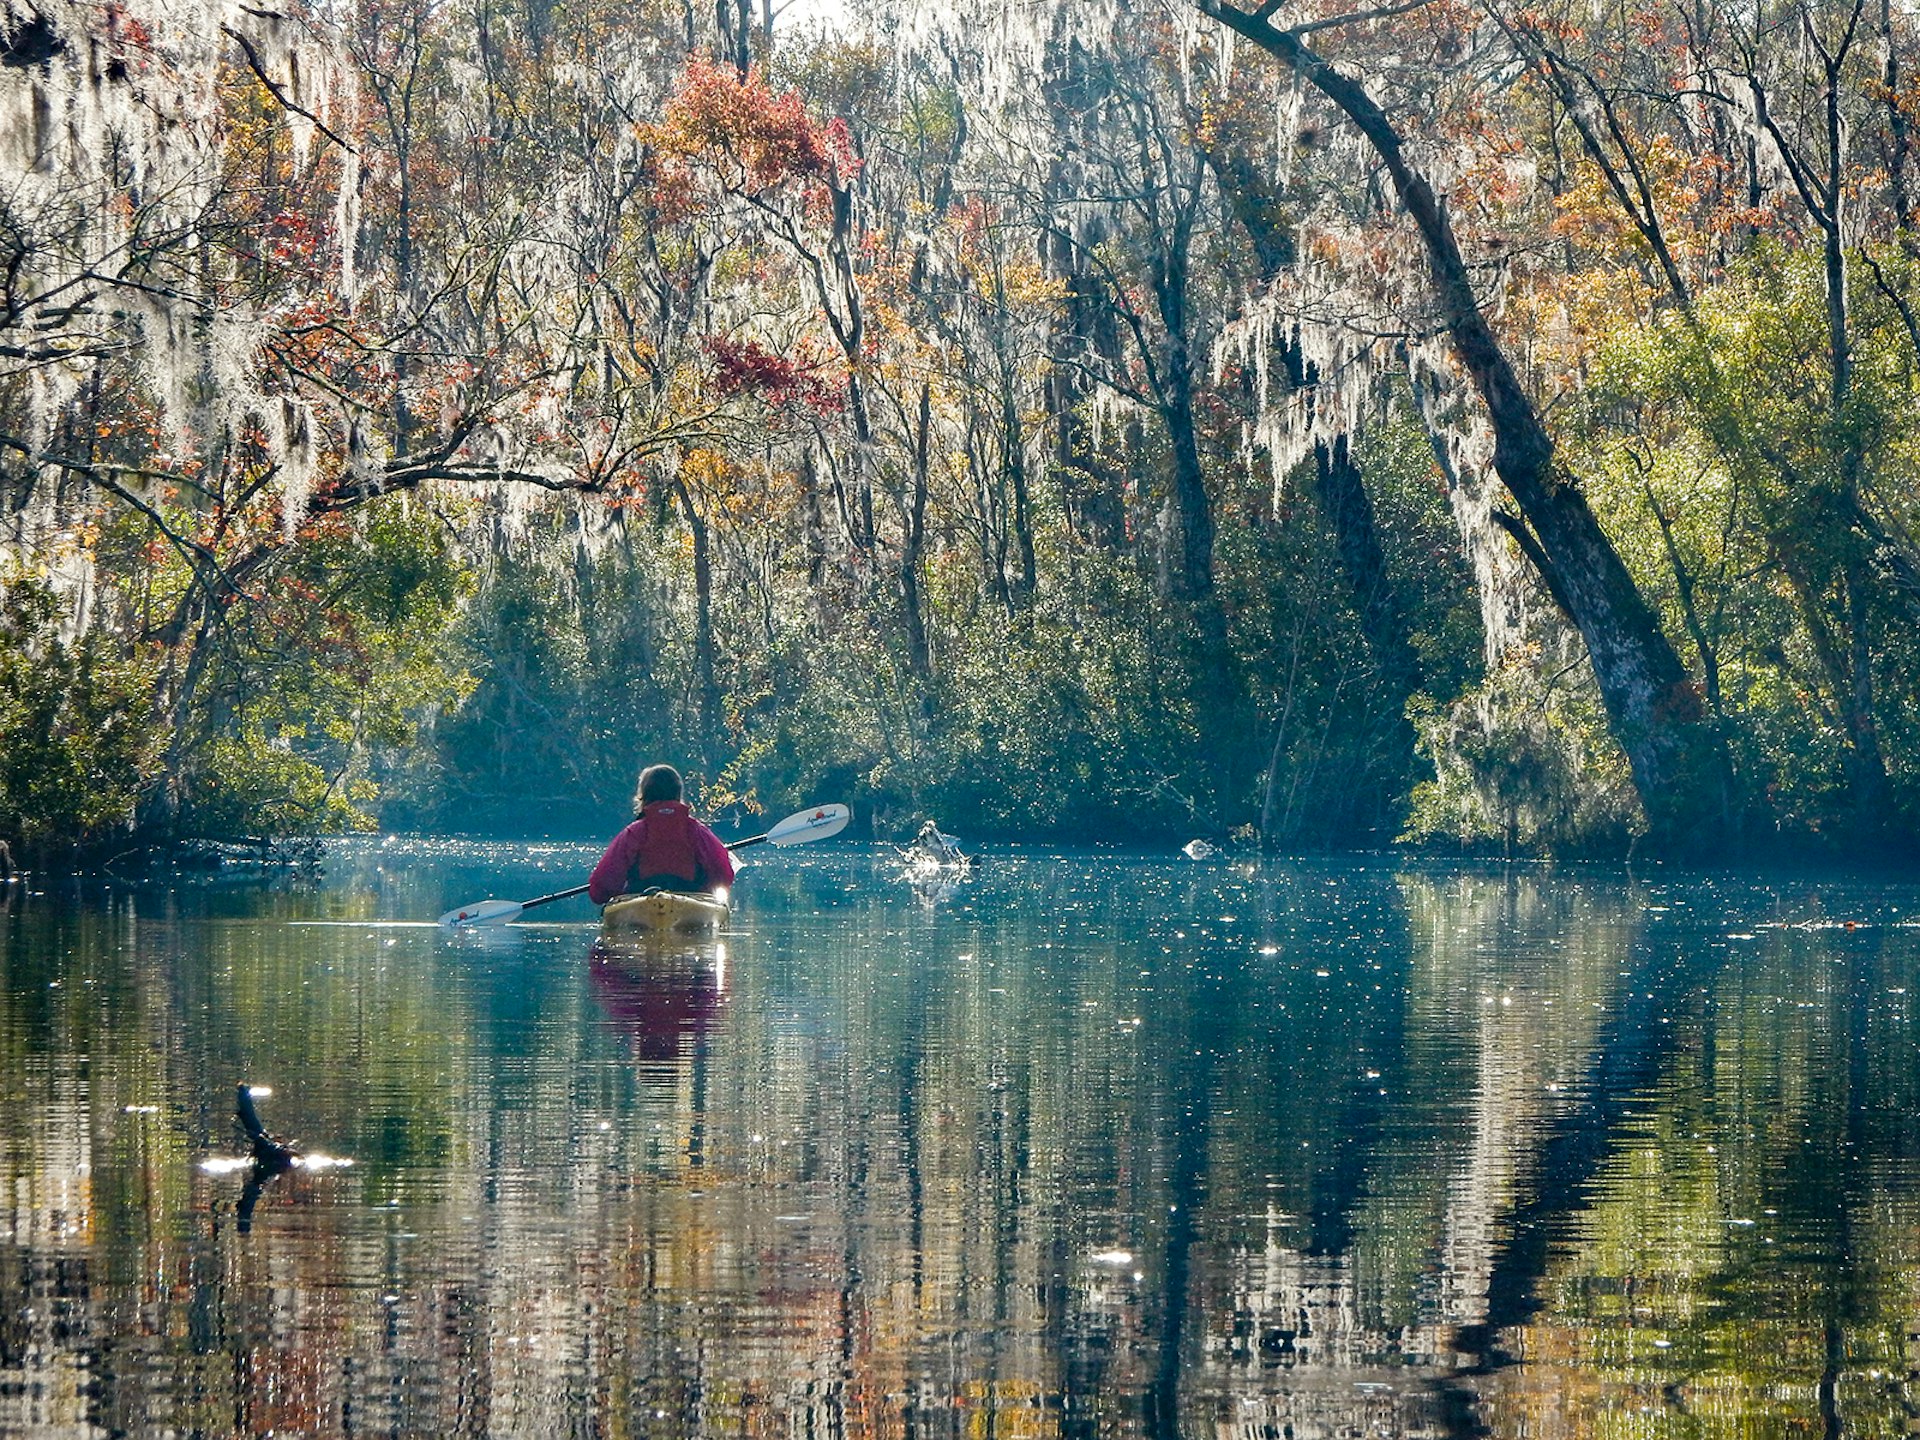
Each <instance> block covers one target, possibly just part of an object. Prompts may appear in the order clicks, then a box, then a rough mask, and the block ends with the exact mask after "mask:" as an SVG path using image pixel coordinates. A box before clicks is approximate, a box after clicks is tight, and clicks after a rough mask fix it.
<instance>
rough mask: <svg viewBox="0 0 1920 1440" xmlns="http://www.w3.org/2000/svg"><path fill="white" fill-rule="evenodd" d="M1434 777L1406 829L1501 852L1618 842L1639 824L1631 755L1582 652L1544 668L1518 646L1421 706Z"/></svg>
mask: <svg viewBox="0 0 1920 1440" xmlns="http://www.w3.org/2000/svg"><path fill="white" fill-rule="evenodd" d="M1414 721H1415V726H1416V728H1417V731H1418V734H1419V747H1420V753H1421V754H1423V755H1425V756H1426V757H1427V758H1428V759H1429V760H1430V761H1432V763H1433V767H1434V778H1433V779H1431V780H1425V781H1422V782H1421V783H1420V784H1418V785H1416V786H1415V787H1414V792H1413V807H1412V812H1411V814H1410V815H1409V817H1408V820H1407V829H1406V833H1405V835H1404V836H1403V838H1404V839H1407V840H1411V841H1415V842H1419V843H1424V844H1434V843H1438V844H1447V845H1458V846H1461V847H1463V848H1466V849H1470V850H1484V849H1488V848H1495V849H1498V850H1500V851H1501V852H1502V853H1505V854H1563V855H1567V854H1619V853H1620V852H1622V851H1623V850H1625V849H1626V848H1627V847H1628V845H1629V844H1630V843H1631V840H1632V837H1633V836H1634V835H1636V834H1638V833H1640V831H1641V830H1642V829H1643V828H1644V822H1643V820H1642V817H1641V814H1640V807H1639V801H1638V798H1637V797H1636V795H1635V793H1634V789H1633V782H1632V776H1631V775H1630V774H1629V773H1628V770H1627V763H1626V757H1625V756H1623V755H1622V754H1621V753H1620V748H1619V746H1618V745H1616V744H1615V743H1614V742H1613V739H1612V737H1611V736H1610V734H1609V733H1608V731H1607V726H1606V717H1605V714H1604V713H1603V711H1602V710H1601V708H1600V701H1599V695H1598V693H1597V691H1596V689H1595V686H1594V684H1593V678H1592V672H1591V671H1590V670H1589V669H1588V668H1587V666H1586V663H1585V661H1584V659H1582V658H1580V657H1579V656H1577V655H1576V657H1575V658H1574V659H1573V660H1565V659H1564V657H1563V658H1562V663H1561V665H1560V666H1559V668H1558V669H1557V670H1554V671H1546V670H1545V669H1544V667H1543V666H1542V665H1541V663H1540V657H1539V656H1538V655H1537V654H1525V655H1517V656H1512V657H1510V658H1509V659H1508V661H1507V663H1505V664H1503V665H1501V666H1500V667H1499V668H1498V669H1497V670H1495V671H1494V672H1493V673H1492V674H1491V675H1489V676H1488V677H1487V678H1486V680H1485V681H1484V682H1483V683H1482V684H1480V685H1479V686H1477V687H1476V688H1475V689H1473V690H1472V691H1470V692H1469V693H1468V694H1466V695H1464V696H1462V697H1461V698H1460V699H1459V700H1457V701H1455V702H1453V703H1452V704H1451V705H1448V706H1445V707H1444V708H1443V707H1441V706H1439V705H1437V704H1435V703H1433V702H1432V701H1431V700H1428V699H1425V698H1424V697H1423V699H1422V700H1421V702H1420V703H1419V704H1418V706H1417V707H1416V710H1415V714H1414Z"/></svg>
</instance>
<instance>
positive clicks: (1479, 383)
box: [1194, 0, 1734, 851]
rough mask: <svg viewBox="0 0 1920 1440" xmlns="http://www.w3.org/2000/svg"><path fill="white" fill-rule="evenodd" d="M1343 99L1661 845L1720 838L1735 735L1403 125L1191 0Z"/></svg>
mask: <svg viewBox="0 0 1920 1440" xmlns="http://www.w3.org/2000/svg"><path fill="white" fill-rule="evenodd" d="M1194 3H1195V4H1196V5H1197V6H1198V7H1199V8H1200V10H1201V12H1202V13H1204V14H1207V15H1210V16H1212V17H1213V18H1215V19H1217V20H1219V21H1220V22H1221V23H1222V24H1224V25H1226V26H1227V27H1228V28H1229V29H1231V30H1233V31H1234V32H1235V33H1236V34H1239V35H1242V36H1244V37H1245V38H1247V39H1248V40H1251V41H1252V42H1253V43H1254V44H1256V45H1258V46H1259V47H1260V48H1261V49H1263V50H1265V51H1267V52H1268V53H1269V54H1271V55H1274V56H1276V57H1277V58H1279V59H1280V60H1282V61H1284V62H1285V63H1286V64H1287V65H1288V66H1290V67H1291V68H1292V69H1293V71H1294V73H1295V74H1296V75H1298V76H1300V78H1301V79H1303V80H1305V81H1306V82H1307V83H1308V84H1310V85H1312V86H1313V87H1314V88H1315V89H1316V90H1318V91H1319V92H1320V93H1321V94H1322V95H1324V96H1326V97H1327V99H1329V100H1330V101H1332V102H1333V103H1334V104H1335V105H1336V106H1338V107H1339V109H1340V110H1341V112H1342V113H1343V114H1345V115H1346V117H1347V119H1348V120H1350V121H1351V122H1352V123H1353V124H1354V126H1355V127H1356V128H1357V129H1358V130H1359V131H1360V133H1361V134H1362V135H1363V136H1364V137H1365V139H1366V141H1367V143H1368V144H1369V145H1371V146H1372V147H1373V150H1374V153H1375V154H1376V155H1378V156H1379V157H1380V160H1381V161H1382V163H1383V164H1385V166H1386V167H1387V171H1388V173H1389V174H1390V175H1392V177H1393V183H1394V188H1395V190H1396V191H1397V192H1398V194H1399V197H1400V203H1401V204H1402V205H1403V206H1405V208H1406V211H1407V214H1408V216H1409V217H1410V218H1411V219H1412V220H1413V223H1414V225H1415V227H1416V228H1417V229H1418V231H1419V233H1420V238H1421V240H1422V241H1423V242H1424V244H1425V247H1426V252H1427V260H1428V266H1429V270H1430V273H1431V277H1432V280H1433V284H1434V289H1435V291H1436V292H1437V295H1438V298H1439V301H1440V306H1441V311H1442V315H1443V317H1444V320H1445V323H1446V325H1447V330H1448V335H1449V338H1450V340H1451V341H1452V345H1453V351H1454V355H1455V357H1456V358H1457V359H1458V360H1459V362H1460V364H1461V366H1462V367H1463V368H1464V369H1465V370H1466V371H1467V373H1468V375H1469V376H1470V377H1471V379H1472V381H1473V384H1474V388H1475V390H1477V391H1478V392H1479V395H1480V398H1481V401H1482V403H1483V404H1485V406H1486V407H1487V414H1488V419H1489V421H1490V423H1491V424H1492V427H1493V432H1494V460H1493V463H1494V469H1495V470H1496V471H1497V472H1498V473H1499V476H1500V479H1501V482H1502V483H1503V484H1504V485H1505V486H1506V487H1507V491H1508V493H1509V494H1511V495H1512V496H1513V498H1514V502H1515V504H1516V505H1517V506H1518V507H1519V509H1520V515H1521V519H1522V521H1523V522H1524V523H1523V524H1516V525H1513V526H1511V527H1510V529H1511V530H1512V532H1513V534H1514V537H1515V539H1516V541H1518V542H1519V543H1520V545H1521V548H1522V549H1523V550H1525V551H1526V553H1527V555H1528V558H1529V559H1530V560H1532V561H1533V562H1534V563H1535V564H1536V565H1537V566H1539V567H1540V569H1541V573H1542V578H1543V579H1544V580H1545V581H1546V584H1547V588H1548V590H1549V591H1550V592H1551V593H1552V595H1553V596H1554V599H1555V600H1556V601H1557V602H1558V603H1559V604H1560V606H1561V608H1562V609H1564V610H1565V611H1566V613H1567V618H1568V619H1569V620H1571V621H1572V622H1573V624H1574V625H1575V627H1576V628H1578V629H1579V631H1580V634H1581V638H1582V639H1583V640H1585V642H1586V646H1587V653H1588V655H1589V656H1590V657H1591V659H1592V663H1593V671H1594V677H1595V679H1596V680H1597V681H1598V683H1599V687H1600V696H1601V700H1602V702H1603V703H1604V704H1605V706H1606V709H1607V717H1608V720H1609V721H1610V723H1611V727H1612V730H1613V734H1614V737H1615V738H1616V739H1617V740H1618V741H1619V743H1620V748H1621V749H1622V750H1623V751H1625V753H1626V757H1627V761H1628V764H1629V765H1631V767H1632V769H1633V779H1634V784H1635V787H1636V788H1637V789H1638V791H1639V794H1640V803H1641V805H1642V806H1643V807H1644V808H1645V810H1646V815H1647V825H1648V839H1649V840H1650V842H1651V843H1652V844H1653V845H1654V846H1656V847H1657V848H1661V849H1667V850H1683V851H1684V850H1695V849H1702V848H1705V847H1706V846H1707V845H1708V844H1710V843H1713V842H1714V841H1720V842H1724V839H1725V836H1726V834H1727V832H1728V827H1729V825H1730V824H1731V823H1732V821H1733V818H1734V817H1733V814H1732V809H1733V805H1732V799H1733V797H1732V771H1731V766H1730V764H1729V762H1728V757H1727V752H1726V747H1725V745H1724V743H1723V742H1722V740H1721V737H1720V736H1719V734H1718V732H1717V731H1716V730H1715V729H1714V727H1713V726H1712V724H1711V723H1710V721H1709V719H1708V717H1707V715H1706V712H1705V708H1704V707H1703V706H1702V705H1701V703H1700V699H1699V696H1698V694H1697V693H1696V691H1695V689H1694V687H1693V685H1692V683H1691V682H1690V680H1689V677H1688V675H1687V671H1686V668H1685V667H1684V666H1683V665H1682V664H1681V663H1680V657H1679V656H1678V655H1677V654H1676V653H1675V652H1674V649H1673V647H1672V645H1670V644H1669V643H1668V641H1667V638H1666V636H1665V635H1664V634H1663V633H1662V632H1661V629H1660V625H1659V621H1658V618H1657V617H1656V616H1655V614H1654V612H1653V609H1652V607H1651V606H1649V605H1648V604H1647V601H1646V598H1645V597H1644V596H1643V595H1641V593H1640V591H1639V589H1638V587H1636V586H1635V584H1634V583H1633V577H1632V576H1631V575H1630V574H1628V572H1627V568H1626V566H1625V565H1624V564H1623V563H1622V562H1621V559H1620V556H1619V554H1618V552H1617V551H1615V550H1614V548H1613V544H1612V542H1611V541H1609V540H1608V539H1607V536H1606V532H1605V531H1603V530H1602V529H1601V528H1600V523H1599V521H1598V520H1597V519H1596V518H1595V517H1594V514H1593V511H1592V510H1591V509H1590V508H1589V507H1588V505H1587V500H1586V496H1585V495H1584V494H1582V493H1581V491H1580V489H1579V487H1578V486H1577V485H1576V484H1575V483H1574V482H1573V479H1572V477H1571V476H1569V475H1567V474H1566V473H1564V472H1563V471H1561V470H1559V469H1558V468H1557V467H1556V465H1555V463H1554V448H1553V440H1552V437H1550V436H1549V435H1548V434H1547V431H1546V427H1545V426H1544V425H1543V424H1542V423H1541V420H1540V416H1539V414H1538V412H1537V411H1536V410H1535V409H1534V407H1533V403H1532V401H1531V400H1530V399H1528V397H1527V395H1526V392H1525V391H1524V390H1523V389H1522V388H1521V385H1520V380H1519V377H1518V376H1517V375H1516V374H1515V373H1514V370H1513V366H1512V363H1511V362H1510V361H1509V360H1508V359H1507V356H1506V352H1505V351H1504V350H1502V348H1501V346H1500V342H1499V340H1498V338H1497V337H1496V336H1495V335H1494V333H1493V328H1492V326H1490V325H1489V324H1488V323H1487V317H1486V315H1485V313H1484V312H1483V311H1482V310H1481V308H1480V303H1479V300H1478V299H1477V298H1476V296H1475V295H1474V293H1473V285H1472V280H1471V277H1470V276H1469V274H1468V271H1467V266H1466V261H1465V260H1464V259H1463V258H1462V256H1461V253H1460V246H1459V242H1458V240H1457V239H1456V237H1455V235H1454V231H1453V223H1452V221H1451V220H1450V219H1449V218H1448V216H1447V214H1446V211H1445V209H1444V208H1443V207H1442V205H1441V202H1440V199H1439V197H1438V196H1437V195H1435V193H1434V191H1433V187H1432V186H1431V185H1430V184H1429V183H1428V181H1427V179H1426V177H1425V176H1424V175H1422V174H1421V173H1419V172H1418V171H1417V170H1415V169H1414V167H1413V165H1412V164H1411V163H1410V162H1409V161H1408V159H1407V157H1406V154H1405V150H1404V145H1403V142H1402V139H1401V136H1400V133H1399V131H1398V130H1397V129H1396V128H1395V127H1394V124H1393V122H1392V121H1391V120H1390V119H1389V118H1388V117H1387V114H1386V112H1385V111H1384V110H1383V109H1382V108H1381V107H1380V105H1379V104H1378V102H1376V101H1375V100H1374V99H1373V97H1372V96H1370V95H1369V94H1368V93H1367V91H1366V88H1365V87H1364V86H1363V85H1362V84H1360V82H1359V81H1357V80H1355V79H1354V78H1353V77H1351V76H1349V75H1347V74H1345V73H1344V72H1342V71H1341V70H1339V69H1337V68H1335V67H1334V66H1333V65H1332V64H1330V63H1329V62H1327V61H1326V60H1325V59H1323V58H1321V56H1319V55H1318V54H1316V53H1315V52H1314V51H1313V50H1311V49H1310V48H1308V46H1307V45H1306V43H1305V42H1304V41H1303V40H1302V39H1301V38H1300V36H1299V35H1297V34H1295V33H1293V32H1292V31H1288V30H1282V29H1277V28H1276V27H1275V26H1274V25H1273V24H1272V23H1271V22H1270V20H1269V19H1268V18H1267V14H1268V7H1265V6H1263V7H1262V9H1261V11H1259V12H1252V11H1244V10H1240V9H1238V8H1236V7H1234V6H1232V5H1229V4H1226V3H1224V0H1194Z"/></svg>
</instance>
